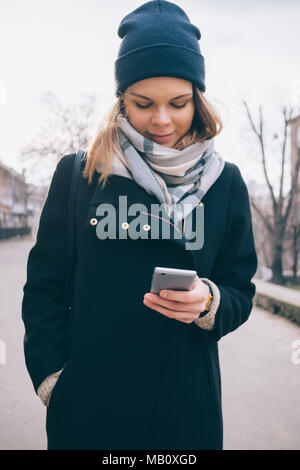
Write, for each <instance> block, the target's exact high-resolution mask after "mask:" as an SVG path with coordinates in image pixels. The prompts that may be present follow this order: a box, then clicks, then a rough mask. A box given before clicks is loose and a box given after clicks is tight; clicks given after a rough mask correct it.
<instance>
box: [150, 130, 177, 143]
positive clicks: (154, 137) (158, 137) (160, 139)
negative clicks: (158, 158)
mask: <svg viewBox="0 0 300 470" xmlns="http://www.w3.org/2000/svg"><path fill="white" fill-rule="evenodd" d="M173 134H174V132H172V133H171V134H165V135H154V134H150V136H151V139H152V140H155V141H156V142H166V141H168V140H169V139H170V137H172V135H173Z"/></svg>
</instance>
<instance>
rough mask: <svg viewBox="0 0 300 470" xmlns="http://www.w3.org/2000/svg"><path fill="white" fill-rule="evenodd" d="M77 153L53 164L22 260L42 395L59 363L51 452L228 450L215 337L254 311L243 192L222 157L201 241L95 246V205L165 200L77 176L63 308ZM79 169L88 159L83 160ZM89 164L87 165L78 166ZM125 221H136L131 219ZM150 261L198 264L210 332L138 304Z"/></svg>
mask: <svg viewBox="0 0 300 470" xmlns="http://www.w3.org/2000/svg"><path fill="white" fill-rule="evenodd" d="M74 158H75V155H74V154H70V155H65V156H64V157H62V159H61V160H60V161H59V162H58V164H57V167H56V170H55V172H54V175H53V178H52V181H51V185H50V188H49V192H48V195H47V198H46V201H45V204H44V207H43V210H42V214H41V217H40V223H39V229H38V233H37V240H36V243H35V245H34V246H33V247H32V249H31V251H30V253H29V257H28V262H27V280H26V283H25V285H24V287H23V291H24V296H23V301H22V318H23V321H24V325H25V337H24V352H25V361H26V367H27V369H28V372H29V374H30V377H31V380H32V383H33V386H34V389H35V391H36V392H37V389H38V387H39V385H40V384H41V383H42V381H43V380H44V379H45V378H46V377H47V376H48V375H50V374H52V373H53V372H56V371H58V370H60V369H62V368H63V367H64V366H65V367H64V368H63V371H62V373H61V374H60V376H59V378H58V381H57V383H56V385H55V386H54V389H53V391H52V395H51V398H50V403H49V406H48V407H47V420H46V430H47V437H48V449H222V446H223V426H222V407H221V379H220V368H219V356H218V341H219V340H220V339H221V338H222V337H223V336H224V335H226V334H228V333H230V332H232V331H234V330H235V329H236V328H238V327H239V326H240V325H241V324H242V323H244V322H245V321H246V320H247V319H248V317H249V314H250V312H251V309H252V299H253V296H254V294H255V285H254V283H253V282H251V279H252V277H253V276H254V274H255V272H256V269H257V256H256V251H255V245H254V239H253V232H252V221H251V212H250V205H249V197H248V191H247V187H246V185H245V182H244V180H243V178H242V176H241V173H240V170H239V168H238V167H237V166H236V165H235V164H233V163H229V162H225V167H224V169H223V172H222V173H221V175H220V176H219V178H218V179H217V180H216V182H215V183H214V184H213V186H212V187H211V188H210V189H209V191H208V192H207V193H206V195H205V196H204V198H203V200H202V202H203V204H204V245H203V246H202V248H201V249H199V250H186V249H185V245H184V239H175V238H174V237H171V239H163V238H162V237H161V236H159V238H158V239H151V222H152V221H151V217H150V216H149V220H148V224H149V225H150V230H148V239H145V238H142V237H140V238H137V239H135V240H134V239H130V238H128V239H120V232H121V230H122V227H121V222H122V221H120V225H118V223H117V233H116V239H109V238H108V239H106V240H100V239H99V238H98V236H97V234H96V227H97V225H91V224H90V220H91V218H96V219H97V221H99V220H100V217H99V216H97V214H96V209H97V206H98V205H99V204H102V203H105V202H108V203H110V204H113V205H114V207H115V208H116V213H117V214H118V211H119V207H118V201H119V199H118V196H119V195H126V196H127V201H128V206H129V205H130V204H133V203H136V202H139V203H141V202H142V203H144V204H145V205H146V207H147V208H149V210H148V212H150V211H151V203H152V204H153V203H156V204H158V200H157V199H156V198H155V197H154V196H152V195H150V194H148V193H147V192H146V191H145V190H144V189H143V188H142V187H141V186H139V185H137V184H136V183H135V182H134V181H133V180H129V179H128V178H125V177H121V176H118V175H113V176H111V177H110V179H109V180H108V183H107V186H106V187H105V188H104V189H103V190H102V189H101V186H99V185H98V186H97V184H96V179H97V178H98V176H99V175H98V174H95V175H94V179H93V182H92V184H91V185H88V183H87V180H86V179H85V178H83V176H82V175H81V177H80V181H79V188H78V192H77V203H76V224H75V225H76V226H75V229H76V257H77V259H76V269H75V273H74V276H75V277H74V294H73V299H72V309H71V311H70V310H68V308H67V307H66V306H65V305H64V301H63V298H64V291H65V283H66V270H67V266H66V252H67V242H68V240H67V220H68V217H67V214H68V192H69V188H70V181H71V173H72V168H73V164H74ZM82 165H84V162H82ZM82 169H83V166H82ZM128 223H129V224H130V217H128ZM144 235H145V234H144ZM155 266H163V267H173V268H179V269H193V270H196V271H197V274H198V276H199V277H203V278H208V279H211V280H212V281H213V282H214V283H215V284H216V285H217V286H218V288H219V290H220V296H221V298H220V305H219V307H218V310H217V313H216V316H215V323H214V326H213V328H212V329H211V330H206V329H203V328H200V327H199V326H198V325H197V324H195V323H194V322H192V323H183V322H180V321H178V320H175V319H172V318H169V317H166V316H165V315H163V314H161V313H159V312H157V311H155V310H153V309H151V308H149V307H147V306H146V305H144V304H143V298H144V294H145V293H146V292H149V291H150V285H151V277H152V273H153V269H154V267H155Z"/></svg>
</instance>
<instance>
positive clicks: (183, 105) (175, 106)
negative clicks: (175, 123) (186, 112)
mask: <svg viewBox="0 0 300 470" xmlns="http://www.w3.org/2000/svg"><path fill="white" fill-rule="evenodd" d="M185 105H186V103H184V104H182V105H180V106H178V104H174V103H172V106H174V108H184V107H185Z"/></svg>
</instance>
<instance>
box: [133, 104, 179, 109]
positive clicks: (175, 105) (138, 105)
mask: <svg viewBox="0 0 300 470" xmlns="http://www.w3.org/2000/svg"><path fill="white" fill-rule="evenodd" d="M135 104H136V105H137V107H138V108H141V109H146V108H149V107H150V106H151V104H152V103H151V104H148V105H146V106H142V105H141V104H139V103H135ZM185 105H186V103H184V104H182V105H180V106H179V105H177V104H174V103H172V106H174V108H184V107H185Z"/></svg>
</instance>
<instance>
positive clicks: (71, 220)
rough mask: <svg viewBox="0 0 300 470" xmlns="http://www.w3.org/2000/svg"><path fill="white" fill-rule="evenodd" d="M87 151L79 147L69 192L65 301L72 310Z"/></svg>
mask: <svg viewBox="0 0 300 470" xmlns="http://www.w3.org/2000/svg"><path fill="white" fill-rule="evenodd" d="M85 153H86V152H85V151H84V150H83V149H81V148H78V149H77V152H76V156H75V159H74V166H73V172H72V179H71V186H70V192H69V205H68V247H67V250H68V253H67V267H68V271H67V284H66V292H65V302H66V305H67V307H68V309H69V310H71V303H72V288H73V274H74V268H75V202H76V194H77V187H78V181H79V174H80V168H81V162H82V160H83V159H84V157H85Z"/></svg>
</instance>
